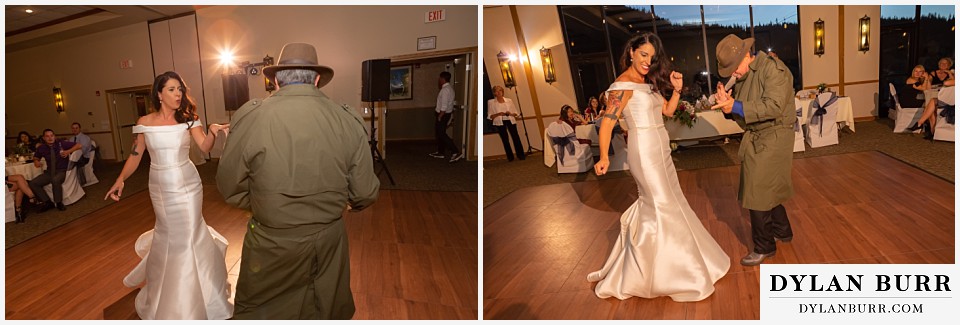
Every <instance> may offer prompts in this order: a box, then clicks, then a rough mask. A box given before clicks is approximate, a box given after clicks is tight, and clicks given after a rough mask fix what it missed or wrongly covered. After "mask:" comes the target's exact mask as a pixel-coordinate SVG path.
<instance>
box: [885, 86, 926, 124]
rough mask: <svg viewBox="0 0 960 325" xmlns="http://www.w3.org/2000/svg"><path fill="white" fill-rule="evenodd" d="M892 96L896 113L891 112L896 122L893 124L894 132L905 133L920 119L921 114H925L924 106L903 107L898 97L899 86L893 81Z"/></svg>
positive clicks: (891, 116)
mask: <svg viewBox="0 0 960 325" xmlns="http://www.w3.org/2000/svg"><path fill="white" fill-rule="evenodd" d="M890 96H892V97H893V102H894V104H895V105H894V110H895V111H896V113H895V114H889V116H890V118H892V119H893V120H894V121H895V123H894V124H893V133H905V132H909V131H907V128H908V127H910V126H913V124H914V123H917V121H919V120H920V116H921V115H922V114H923V107H902V106H900V99H899V98H897V88H896V87H894V86H893V83H890Z"/></svg>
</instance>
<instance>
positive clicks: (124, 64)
mask: <svg viewBox="0 0 960 325" xmlns="http://www.w3.org/2000/svg"><path fill="white" fill-rule="evenodd" d="M130 68H133V60H121V61H120V69H130Z"/></svg>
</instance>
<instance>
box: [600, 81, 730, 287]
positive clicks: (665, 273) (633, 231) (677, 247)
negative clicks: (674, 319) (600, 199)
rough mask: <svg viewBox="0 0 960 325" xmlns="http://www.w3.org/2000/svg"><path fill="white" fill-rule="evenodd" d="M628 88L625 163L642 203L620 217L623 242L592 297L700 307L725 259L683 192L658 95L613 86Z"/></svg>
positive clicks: (619, 242)
mask: <svg viewBox="0 0 960 325" xmlns="http://www.w3.org/2000/svg"><path fill="white" fill-rule="evenodd" d="M609 90H632V91H633V96H632V97H631V98H630V99H629V100H628V101H627V103H626V105H627V106H626V108H625V109H624V110H623V113H622V114H621V116H622V117H623V118H624V119H625V120H626V122H627V126H628V127H629V128H628V130H629V140H628V141H627V145H628V147H627V155H628V156H627V162H628V164H629V165H630V173H631V174H632V175H633V179H634V180H635V181H636V183H637V190H638V191H639V198H638V199H637V201H636V202H634V203H633V205H631V206H630V207H629V208H627V211H624V212H623V215H622V216H621V217H620V236H619V238H617V241H616V243H615V244H614V246H613V249H612V251H611V252H610V256H609V257H607V261H606V263H604V265H603V268H602V269H600V270H599V271H596V272H593V273H590V274H589V275H587V280H589V281H590V282H598V283H597V286H596V289H595V292H596V294H597V297H600V298H608V297H616V298H618V299H627V298H630V297H643V298H654V297H661V296H669V297H670V298H672V299H673V300H675V301H699V300H703V299H705V298H707V297H709V296H710V294H712V293H713V289H714V287H713V284H714V283H716V282H717V280H719V279H720V278H721V277H723V276H724V275H725V274H726V273H727V270H728V269H729V268H730V258H729V257H728V256H727V254H726V253H724V252H723V250H721V249H720V245H718V244H717V242H716V241H715V240H714V239H713V237H711V236H710V234H709V233H708V232H707V230H706V229H705V228H704V227H703V224H701V223H700V220H699V219H697V215H696V214H695V213H694V212H693V210H692V209H691V208H690V204H688V203H687V199H686V197H684V195H683V192H682V191H681V190H680V183H679V181H678V179H677V170H676V168H675V167H674V166H673V160H672V158H671V157H670V142H669V139H670V138H669V136H668V134H667V131H666V129H665V128H664V126H663V117H662V116H663V115H662V113H661V109H662V107H663V100H664V99H663V97H661V96H660V95H659V94H656V93H654V92H653V91H652V90H651V88H650V85H649V84H638V83H633V82H614V83H613V84H612V85H611V86H610V89H609Z"/></svg>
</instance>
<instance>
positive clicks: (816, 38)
mask: <svg viewBox="0 0 960 325" xmlns="http://www.w3.org/2000/svg"><path fill="white" fill-rule="evenodd" d="M823 34H824V31H823V19H819V18H818V19H817V21H815V22H814V23H813V54H816V55H817V56H820V55H823V45H824V44H823Z"/></svg>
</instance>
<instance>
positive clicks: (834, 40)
mask: <svg viewBox="0 0 960 325" xmlns="http://www.w3.org/2000/svg"><path fill="white" fill-rule="evenodd" d="M840 8H841V6H800V45H801V46H800V53H801V56H802V59H801V63H802V67H801V69H802V71H803V87H804V88H811V87H815V86H816V85H818V84H820V83H826V84H829V85H834V84H839V83H840V69H841V57H840V46H841V44H840V43H841V42H840V39H841V38H842V39H843V42H842V43H843V58H842V61H843V62H842V69H843V82H844V89H843V92H842V93H841V95H844V96H849V97H850V99H851V101H852V102H853V116H854V117H869V116H877V107H878V105H879V102H878V100H877V96H878V93H879V81H878V80H879V78H880V77H879V76H880V6H843V19H842V20H841V19H840ZM864 15H867V16H869V17H870V23H871V26H870V50H869V51H867V52H860V51H858V48H857V45H858V43H857V41H858V39H859V35H860V29H859V20H860V18H861V17H863V16H864ZM817 19H823V21H824V30H825V33H826V34H825V39H824V40H825V48H824V52H825V53H824V54H823V55H822V56H817V55H815V54H813V23H814V22H815V21H817ZM840 24H843V34H842V35H841V34H840V27H839V26H840ZM864 82H866V83H864ZM831 88H833V89H834V90H838V88H839V87H838V86H831Z"/></svg>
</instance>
